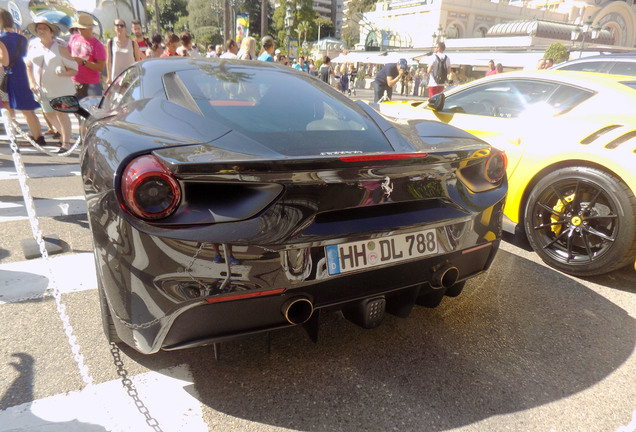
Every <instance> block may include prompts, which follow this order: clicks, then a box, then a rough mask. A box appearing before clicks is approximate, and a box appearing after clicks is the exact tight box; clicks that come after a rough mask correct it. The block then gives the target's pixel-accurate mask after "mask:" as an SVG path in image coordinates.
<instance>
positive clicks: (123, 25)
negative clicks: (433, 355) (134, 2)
mask: <svg viewBox="0 0 636 432" xmlns="http://www.w3.org/2000/svg"><path fill="white" fill-rule="evenodd" d="M115 27H126V24H115Z"/></svg>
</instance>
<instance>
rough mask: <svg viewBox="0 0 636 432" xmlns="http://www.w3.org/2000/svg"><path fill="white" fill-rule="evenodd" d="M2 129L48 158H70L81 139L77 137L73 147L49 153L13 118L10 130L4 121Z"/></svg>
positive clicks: (49, 151)
mask: <svg viewBox="0 0 636 432" xmlns="http://www.w3.org/2000/svg"><path fill="white" fill-rule="evenodd" d="M3 118H6V116H4V115H3ZM4 128H5V130H6V131H7V133H8V134H9V136H14V137H15V136H19V137H21V138H22V139H24V140H25V141H27V142H28V143H29V144H31V145H32V146H33V147H35V148H36V149H38V150H39V151H41V152H42V153H45V154H47V155H49V156H62V157H66V156H70V155H71V154H72V153H73V152H74V151H75V149H77V147H78V146H79V145H80V143H81V137H79V136H78V137H77V139H76V140H75V142H74V143H73V145H72V146H71V148H69V149H68V150H62V149H60V150H59V151H51V150H48V149H45V148H44V147H42V146H41V145H39V144H38V143H37V142H35V141H33V139H31V137H30V136H29V135H28V134H27V133H26V132H24V131H23V130H22V127H21V126H20V123H18V122H17V120H16V119H14V118H11V129H9V127H7V122H6V121H5V123H4Z"/></svg>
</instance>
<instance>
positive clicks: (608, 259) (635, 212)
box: [524, 167, 636, 276]
mask: <svg viewBox="0 0 636 432" xmlns="http://www.w3.org/2000/svg"><path fill="white" fill-rule="evenodd" d="M524 228H525V231H526V236H527V237H528V241H529V242H530V245H531V246H532V249H534V251H535V252H536V253H537V254H538V255H539V257H541V259H542V260H543V261H544V262H545V263H546V264H548V265H550V266H551V267H554V268H556V269H558V270H561V271H562V272H564V273H568V274H571V275H575V276H593V275H599V274H603V273H608V272H610V271H612V270H615V269H617V268H620V267H623V266H625V265H627V264H628V263H630V262H633V260H634V256H635V255H636V198H635V197H634V194H633V192H632V191H631V190H630V189H629V188H628V187H627V185H626V184H625V183H623V182H622V181H621V180H620V179H618V178H617V177H615V176H614V175H612V174H609V173H607V172H604V171H601V170H598V169H595V168H589V167H568V168H561V169H558V170H556V171H554V172H552V173H550V174H548V175H546V176H545V177H544V178H543V179H541V180H540V181H539V182H538V183H537V184H536V186H535V187H534V188H533V189H532V192H531V193H530V196H529V197H528V201H527V204H526V208H525V217H524Z"/></svg>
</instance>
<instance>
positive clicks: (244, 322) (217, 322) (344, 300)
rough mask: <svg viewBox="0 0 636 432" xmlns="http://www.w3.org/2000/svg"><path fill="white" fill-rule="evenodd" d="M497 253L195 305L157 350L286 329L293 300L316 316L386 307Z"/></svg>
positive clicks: (481, 251) (478, 268)
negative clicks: (439, 274)
mask: <svg viewBox="0 0 636 432" xmlns="http://www.w3.org/2000/svg"><path fill="white" fill-rule="evenodd" d="M498 247H499V240H497V241H495V242H492V243H486V244H484V245H483V246H482V247H480V248H473V249H472V250H471V249H468V250H465V251H458V252H454V253H451V254H447V255H441V256H435V257H432V258H429V259H426V260H418V261H416V262H410V263H406V264H402V265H398V266H394V267H389V268H385V269H379V270H374V271H370V272H365V273H360V274H356V275H352V276H350V277H348V280H347V284H346V290H343V284H342V281H339V280H338V279H334V280H326V281H323V282H320V283H317V284H314V285H311V286H307V287H304V288H299V289H290V290H288V291H286V292H285V293H284V294H282V295H272V296H266V297H260V298H252V299H247V300H236V301H228V302H220V303H214V304H208V303H201V304H199V305H197V306H196V307H194V308H192V309H189V310H187V311H185V312H183V313H181V314H180V315H179V316H178V317H176V318H175V320H174V321H173V322H172V324H171V325H170V330H169V332H168V333H167V335H166V337H165V339H164V340H163V342H162V344H161V348H162V349H165V350H173V349H182V348H190V347H195V346H201V345H206V344H211V343H214V342H221V341H224V340H229V339H233V338H236V337H240V336H246V335H249V334H254V333H259V332H265V331H270V330H275V329H280V328H285V327H290V326H291V324H289V323H288V322H287V321H286V320H285V317H284V316H283V313H282V308H283V305H284V304H285V303H286V302H287V301H288V300H290V299H291V298H294V297H298V298H301V297H304V298H307V299H309V300H310V301H311V302H312V303H313V305H314V310H315V311H314V313H316V311H319V310H321V309H330V310H339V309H342V308H345V307H346V306H347V305H349V304H352V303H356V302H357V301H360V300H362V299H365V298H369V297H375V296H380V295H384V296H386V298H387V302H388V303H389V304H390V302H391V298H392V297H393V296H397V295H399V294H400V293H402V292H404V291H407V290H411V291H412V290H413V289H414V288H415V289H416V290H417V292H418V295H421V294H423V293H426V292H429V291H432V290H433V289H434V288H433V287H432V286H431V283H430V281H431V279H432V275H433V272H434V271H435V270H436V269H438V268H440V267H441V266H443V265H450V266H453V267H457V268H458V269H459V271H460V273H459V280H465V279H468V278H470V277H473V276H476V275H477V274H479V273H481V272H482V271H484V270H485V269H487V268H488V267H489V266H490V263H491V262H492V260H493V258H494V256H495V253H496V251H497V249H498ZM195 323H196V324H195Z"/></svg>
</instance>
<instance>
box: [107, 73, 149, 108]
mask: <svg viewBox="0 0 636 432" xmlns="http://www.w3.org/2000/svg"><path fill="white" fill-rule="evenodd" d="M140 93H141V88H140V80H139V70H138V69H137V68H136V67H134V66H133V67H131V68H129V69H127V70H126V71H124V72H123V73H121V74H120V75H119V76H118V77H117V78H116V79H115V81H114V82H113V84H112V85H111V86H110V87H109V88H108V90H107V91H106V93H105V94H104V99H103V101H102V105H101V107H102V108H103V109H105V110H112V109H115V108H117V107H118V106H120V105H122V104H125V103H128V102H131V101H133V100H138V99H139V97H140Z"/></svg>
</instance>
